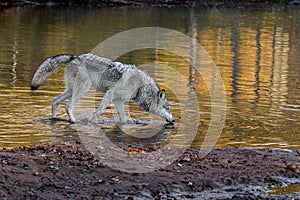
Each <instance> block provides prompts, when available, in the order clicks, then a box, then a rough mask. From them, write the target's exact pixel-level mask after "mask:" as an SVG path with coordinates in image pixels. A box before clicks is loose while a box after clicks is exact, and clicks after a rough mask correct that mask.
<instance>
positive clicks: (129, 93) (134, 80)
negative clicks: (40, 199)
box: [31, 53, 174, 122]
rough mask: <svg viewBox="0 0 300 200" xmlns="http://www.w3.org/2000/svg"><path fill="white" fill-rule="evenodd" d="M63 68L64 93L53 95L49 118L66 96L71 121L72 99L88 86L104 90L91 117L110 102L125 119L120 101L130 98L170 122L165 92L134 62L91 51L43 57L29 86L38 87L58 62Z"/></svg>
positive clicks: (53, 114)
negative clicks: (101, 55) (98, 104)
mask: <svg viewBox="0 0 300 200" xmlns="http://www.w3.org/2000/svg"><path fill="white" fill-rule="evenodd" d="M62 64H66V68H65V75H64V77H65V84H66V90H65V92H64V93H63V94H62V95H60V96H58V97H56V98H55V99H54V100H53V104H52V117H53V118H55V117H56V109H57V107H58V106H59V104H60V103H62V102H63V101H64V100H66V99H70V101H69V102H68V103H67V104H66V111H67V113H68V115H69V117H70V120H71V121H72V122H75V117H74V116H73V113H72V108H73V106H74V104H75V103H76V101H78V100H79V99H80V98H81V97H82V96H84V95H85V94H86V93H87V92H88V91H89V89H90V88H91V87H94V88H95V89H96V90H98V91H101V92H103V93H105V95H104V97H103V100H102V102H101V104H100V106H99V108H98V109H97V110H96V112H95V116H97V117H98V116H99V115H100V114H101V113H102V112H103V111H104V109H105V108H106V107H107V105H108V104H109V103H110V102H111V101H112V102H113V103H114V104H115V107H116V110H117V112H118V115H119V118H120V121H121V122H126V121H127V119H126V117H125V112H124V101H125V100H134V101H135V102H136V103H137V105H138V106H139V107H140V108H141V109H142V110H144V111H147V112H150V113H153V114H156V115H158V116H160V117H162V118H164V119H166V120H167V121H168V122H174V119H173V116H172V114H171V112H170V106H169V104H168V101H167V98H166V97H165V91H164V90H160V88H159V87H158V86H157V84H156V83H155V81H154V80H153V79H152V78H151V77H150V76H149V75H147V74H146V73H145V72H143V71H141V70H139V69H138V68H136V67H135V66H134V65H127V64H122V63H119V62H113V61H111V60H109V59H107V58H102V57H99V56H97V55H94V54H90V53H89V54H82V55H80V56H73V55H57V56H54V57H50V58H48V59H46V60H45V61H44V62H43V63H42V64H41V66H40V67H39V68H38V69H37V71H36V72H35V74H34V76H33V79H32V81H31V89H32V90H34V89H37V88H38V86H39V85H40V84H41V83H42V82H43V81H45V80H46V79H47V77H48V76H50V74H51V73H53V72H54V71H55V70H56V69H57V68H58V67H59V66H60V65H62Z"/></svg>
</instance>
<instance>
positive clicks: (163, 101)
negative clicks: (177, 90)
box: [149, 90, 175, 123]
mask: <svg viewBox="0 0 300 200" xmlns="http://www.w3.org/2000/svg"><path fill="white" fill-rule="evenodd" d="M156 99H157V102H156V104H154V105H152V106H151V107H150V109H149V112H151V113H153V114H156V115H158V116H160V117H162V118H164V119H166V121H167V122H172V123H173V122H175V120H174V118H173V115H172V113H171V110H170V105H169V103H168V100H167V98H166V95H165V90H159V92H158V93H157V98H156Z"/></svg>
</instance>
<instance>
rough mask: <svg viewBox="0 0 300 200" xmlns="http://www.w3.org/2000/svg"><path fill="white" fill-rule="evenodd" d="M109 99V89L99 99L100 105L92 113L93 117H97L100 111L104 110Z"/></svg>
mask: <svg viewBox="0 0 300 200" xmlns="http://www.w3.org/2000/svg"><path fill="white" fill-rule="evenodd" d="M110 101H111V91H107V92H106V93H105V95H104V97H103V99H102V101H101V104H100V106H99V107H98V108H97V110H96V111H95V113H94V117H98V116H99V115H101V113H102V112H103V111H104V109H105V108H106V107H107V106H108V104H109V103H110Z"/></svg>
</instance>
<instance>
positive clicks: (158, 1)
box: [0, 0, 300, 9]
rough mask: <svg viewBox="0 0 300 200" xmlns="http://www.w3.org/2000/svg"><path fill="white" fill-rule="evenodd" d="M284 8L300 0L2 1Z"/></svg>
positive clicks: (7, 4)
mask: <svg viewBox="0 0 300 200" xmlns="http://www.w3.org/2000/svg"><path fill="white" fill-rule="evenodd" d="M274 5H277V6H280V7H284V8H289V7H299V6H300V0H286V1H278V0H271V1H265V0H241V1H224V0H217V1H210V0H184V1H182V0H137V1H131V0H83V1H82V0H30V1H29V0H17V1H1V2H0V9H5V8H10V7H36V6H48V7H55V6H92V7H123V6H130V7H201V8H206V9H210V8H217V9H218V8H264V7H269V6H274Z"/></svg>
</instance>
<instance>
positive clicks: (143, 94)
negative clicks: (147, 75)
mask: <svg viewBox="0 0 300 200" xmlns="http://www.w3.org/2000/svg"><path fill="white" fill-rule="evenodd" d="M158 92H159V88H158V87H157V85H153V84H151V83H150V84H146V85H143V86H141V87H139V88H138V89H137V91H136V93H135V94H134V95H133V98H132V100H134V101H135V102H136V104H137V105H138V106H139V107H140V108H141V109H142V110H144V111H147V112H149V111H150V108H151V106H154V105H156V104H157V94H158Z"/></svg>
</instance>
